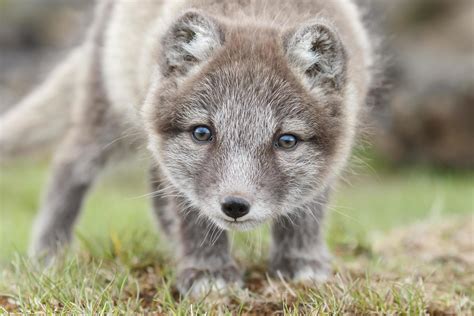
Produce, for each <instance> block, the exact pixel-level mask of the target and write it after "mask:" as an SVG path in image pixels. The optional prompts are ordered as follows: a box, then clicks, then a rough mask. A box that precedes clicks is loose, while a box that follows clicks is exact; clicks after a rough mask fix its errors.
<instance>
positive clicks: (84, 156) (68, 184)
mask: <svg viewBox="0 0 474 316" xmlns="http://www.w3.org/2000/svg"><path fill="white" fill-rule="evenodd" d="M107 157H108V151H107V150H104V143H103V142H100V141H97V139H95V137H94V134H93V133H92V134H91V133H89V132H88V131H87V130H83V129H80V128H78V127H75V128H73V129H72V130H71V131H70V132H69V134H68V135H67V136H66V139H65V140H64V141H63V143H62V145H61V146H60V148H59V150H58V152H57V154H56V156H55V159H54V162H53V167H52V175H51V178H50V180H49V184H48V188H47V190H46V195H45V196H44V200H43V203H42V206H41V208H40V211H39V214H38V217H37V219H36V222H35V225H34V230H33V239H32V244H31V248H30V253H31V254H32V255H33V256H36V257H44V259H45V260H46V261H50V260H51V259H52V258H53V257H54V255H55V254H56V252H57V251H58V250H59V249H60V248H61V247H62V246H64V245H65V244H67V243H68V242H69V241H70V239H71V235H72V229H73V225H74V223H75V221H76V219H77V217H78V214H79V211H80V209H81V206H82V202H83V199H84V197H85V194H86V192H87V191H88V189H89V187H90V186H91V184H92V183H93V181H94V180H95V178H96V177H97V175H98V173H99V172H100V170H101V169H102V167H103V166H104V163H105V161H106V160H107Z"/></svg>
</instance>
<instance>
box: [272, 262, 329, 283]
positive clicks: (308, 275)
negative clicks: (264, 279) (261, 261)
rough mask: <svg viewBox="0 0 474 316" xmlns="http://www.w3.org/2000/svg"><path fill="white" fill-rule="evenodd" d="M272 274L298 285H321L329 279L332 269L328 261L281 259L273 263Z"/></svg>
mask: <svg viewBox="0 0 474 316" xmlns="http://www.w3.org/2000/svg"><path fill="white" fill-rule="evenodd" d="M270 272H271V274H272V275H273V276H274V277H283V278H284V279H286V280H290V281H292V282H296V283H307V284H314V283H318V284H320V283H324V282H326V281H327V280H328V279H329V276H330V274H331V268H330V265H329V261H328V260H327V259H307V258H280V259H279V260H276V261H274V262H272V263H271V265H270Z"/></svg>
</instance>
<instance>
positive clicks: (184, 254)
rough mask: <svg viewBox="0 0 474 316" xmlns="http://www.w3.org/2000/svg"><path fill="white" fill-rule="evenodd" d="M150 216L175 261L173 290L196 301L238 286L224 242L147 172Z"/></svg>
mask: <svg viewBox="0 0 474 316" xmlns="http://www.w3.org/2000/svg"><path fill="white" fill-rule="evenodd" d="M151 188H152V192H155V193H152V199H153V201H152V202H153V208H154V212H155V214H156V215H157V217H158V220H159V223H160V226H161V228H162V229H163V230H164V232H165V233H166V235H167V237H168V238H169V240H170V242H172V243H174V246H175V247H173V249H175V251H176V257H177V259H178V277H177V281H176V282H177V287H178V289H179V291H180V292H181V293H182V294H189V295H191V296H192V297H200V296H202V295H205V294H207V293H208V292H209V291H217V292H219V291H221V290H225V289H226V288H227V287H228V286H232V285H237V286H240V283H241V273H240V270H239V269H238V268H237V266H236V264H235V262H234V260H233V259H232V257H231V255H230V251H229V245H228V238H227V234H226V232H225V231H223V230H221V229H220V228H218V227H217V226H215V225H214V224H213V223H211V222H210V221H209V220H208V219H207V218H203V217H200V216H199V215H200V213H201V212H200V211H199V210H198V209H195V208H194V207H192V206H189V205H187V202H186V200H185V199H184V198H182V197H179V194H177V193H173V191H174V190H173V189H167V187H166V185H165V184H163V182H160V179H159V175H158V172H157V170H156V168H152V171H151Z"/></svg>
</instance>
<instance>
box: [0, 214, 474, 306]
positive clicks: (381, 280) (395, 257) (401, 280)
mask: <svg viewBox="0 0 474 316" xmlns="http://www.w3.org/2000/svg"><path fill="white" fill-rule="evenodd" d="M473 236H474V223H473V217H472V216H468V217H461V218H452V219H450V220H443V221H437V222H434V221H430V222H422V223H419V224H415V225H412V226H410V227H407V228H403V229H396V230H394V231H392V232H391V233H390V234H388V235H386V236H385V238H383V239H379V238H375V239H376V240H375V241H374V242H373V246H370V247H345V246H344V245H336V247H335V249H334V252H335V255H336V257H337V258H339V259H337V261H336V262H335V274H334V277H333V279H332V281H331V282H329V283H327V284H325V285H320V286H317V287H308V286H303V285H290V284H288V283H285V282H282V281H279V280H272V279H269V278H268V277H267V276H266V275H265V272H264V271H265V269H264V265H263V264H256V265H254V266H251V267H250V269H249V270H248V272H247V273H246V275H245V282H246V289H245V290H238V291H236V292H233V293H230V294H227V295H223V296H221V297H219V295H216V296H212V297H211V296H209V297H207V298H205V299H203V300H202V301H199V302H191V301H189V300H187V299H185V298H182V297H180V296H179V295H178V293H177V292H176V290H175V289H174V288H173V287H172V285H171V284H172V282H173V278H174V275H173V271H172V268H173V264H170V259H169V258H167V257H163V256H160V255H159V254H158V253H155V252H148V253H147V252H146V251H145V252H143V249H138V250H137V251H136V253H135V254H133V253H124V252H119V251H120V250H117V249H115V254H113V255H112V256H111V257H110V258H105V259H101V260H97V259H95V258H94V257H93V256H91V254H90V253H88V252H87V251H82V252H80V255H78V256H77V257H75V258H74V259H69V260H67V262H65V263H64V264H63V265H60V266H58V267H56V268H54V269H52V270H51V271H48V272H46V273H42V272H38V271H35V269H34V268H33V267H31V266H30V264H29V263H28V262H26V261H24V260H22V259H17V260H16V264H15V265H14V267H13V268H12V269H7V270H6V271H4V273H3V279H4V281H5V282H2V284H3V285H2V287H3V288H2V289H0V293H3V294H1V296H0V311H3V312H19V313H32V312H44V313H56V312H61V313H66V314H70V313H73V314H77V313H86V314H97V313H123V312H128V313H145V312H152V313H153V314H176V315H181V314H201V313H203V312H209V313H210V314H242V315H265V314H277V315H278V314H290V315H292V314H294V315H301V314H318V313H323V314H358V315H362V314H369V313H376V314H406V315H422V314H431V315H457V314H465V315H470V314H472V312H473V308H474V305H473V304H474V301H473V299H474V293H473V284H474V268H473V267H474V264H473V263H474V262H473V254H474V245H473ZM127 246H130V245H127ZM111 247H115V248H117V245H116V244H115V246H114V245H113V244H112V245H111ZM244 260H245V259H244Z"/></svg>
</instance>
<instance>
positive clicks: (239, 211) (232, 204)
mask: <svg viewBox="0 0 474 316" xmlns="http://www.w3.org/2000/svg"><path fill="white" fill-rule="evenodd" d="M250 207H251V205H250V203H249V202H248V201H247V200H246V199H244V198H241V197H237V196H228V197H226V198H225V199H224V201H223V202H222V203H221V209H222V212H223V213H224V214H225V215H227V216H229V217H232V218H233V219H235V220H236V219H237V218H240V217H243V216H245V215H247V214H248V213H249V212H250Z"/></svg>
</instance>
